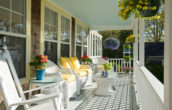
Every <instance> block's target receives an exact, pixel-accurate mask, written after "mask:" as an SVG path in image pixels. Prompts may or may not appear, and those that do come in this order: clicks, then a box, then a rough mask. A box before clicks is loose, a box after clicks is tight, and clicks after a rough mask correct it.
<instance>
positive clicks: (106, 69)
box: [103, 63, 112, 72]
mask: <svg viewBox="0 0 172 110" xmlns="http://www.w3.org/2000/svg"><path fill="white" fill-rule="evenodd" d="M103 66H104V70H105V71H106V72H107V71H108V70H111V69H112V65H111V64H110V63H105V64H103Z"/></svg>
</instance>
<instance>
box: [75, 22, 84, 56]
mask: <svg viewBox="0 0 172 110" xmlns="http://www.w3.org/2000/svg"><path fill="white" fill-rule="evenodd" d="M82 44H83V43H82V26H81V25H79V24H77V25H76V56H77V57H78V58H80V57H81V54H82Z"/></svg>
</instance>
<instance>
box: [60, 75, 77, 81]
mask: <svg viewBox="0 0 172 110" xmlns="http://www.w3.org/2000/svg"><path fill="white" fill-rule="evenodd" d="M62 78H63V79H64V80H66V81H67V82H71V81H75V80H76V78H75V75H73V74H71V73H65V74H62Z"/></svg>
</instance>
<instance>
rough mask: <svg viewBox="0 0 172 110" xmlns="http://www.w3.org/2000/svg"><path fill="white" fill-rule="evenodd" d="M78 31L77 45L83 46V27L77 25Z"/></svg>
mask: <svg viewBox="0 0 172 110" xmlns="http://www.w3.org/2000/svg"><path fill="white" fill-rule="evenodd" d="M76 31H77V32H76V43H77V44H82V26H80V25H77V28H76Z"/></svg>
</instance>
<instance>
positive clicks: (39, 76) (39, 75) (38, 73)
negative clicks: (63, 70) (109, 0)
mask: <svg viewBox="0 0 172 110" xmlns="http://www.w3.org/2000/svg"><path fill="white" fill-rule="evenodd" d="M35 74H36V80H43V79H44V75H45V69H44V70H35Z"/></svg>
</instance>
